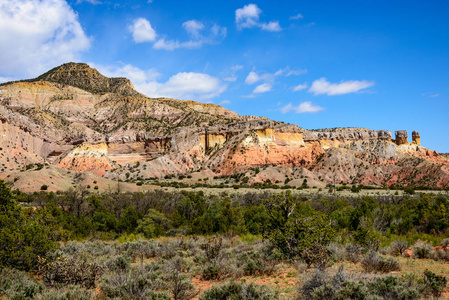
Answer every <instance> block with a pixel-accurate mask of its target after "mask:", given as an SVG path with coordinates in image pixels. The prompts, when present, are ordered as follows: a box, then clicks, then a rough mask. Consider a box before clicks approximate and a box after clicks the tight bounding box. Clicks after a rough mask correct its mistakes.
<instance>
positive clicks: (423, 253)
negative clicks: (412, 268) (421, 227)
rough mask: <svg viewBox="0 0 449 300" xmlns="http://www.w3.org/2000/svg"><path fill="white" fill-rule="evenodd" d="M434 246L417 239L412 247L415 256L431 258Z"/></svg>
mask: <svg viewBox="0 0 449 300" xmlns="http://www.w3.org/2000/svg"><path fill="white" fill-rule="evenodd" d="M432 251H433V247H432V246H431V245H429V244H427V243H426V242H423V241H417V242H416V243H415V244H414V245H413V247H412V257H413V258H430V255H431V252H432Z"/></svg>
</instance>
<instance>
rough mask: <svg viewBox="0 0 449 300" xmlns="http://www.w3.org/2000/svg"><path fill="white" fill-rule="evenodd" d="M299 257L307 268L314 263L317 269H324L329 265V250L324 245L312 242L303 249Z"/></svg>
mask: <svg viewBox="0 0 449 300" xmlns="http://www.w3.org/2000/svg"><path fill="white" fill-rule="evenodd" d="M301 258H302V259H303V260H304V262H305V263H306V264H307V266H308V267H309V268H310V267H311V266H312V265H314V266H316V267H317V268H319V269H325V268H326V267H328V266H329V261H330V258H331V252H330V251H329V250H328V249H327V248H326V247H325V246H323V245H321V244H318V243H313V244H312V245H311V246H310V247H308V248H306V249H304V251H303V252H302V254H301Z"/></svg>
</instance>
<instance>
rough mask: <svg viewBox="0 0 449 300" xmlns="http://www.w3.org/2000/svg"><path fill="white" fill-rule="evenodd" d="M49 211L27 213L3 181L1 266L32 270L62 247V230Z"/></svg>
mask: <svg viewBox="0 0 449 300" xmlns="http://www.w3.org/2000/svg"><path fill="white" fill-rule="evenodd" d="M56 222H57V220H56V219H55V218H54V217H53V216H52V215H51V214H50V213H49V212H48V211H47V210H36V211H33V210H24V209H23V208H22V207H21V206H20V205H18V204H17V203H16V201H15V199H14V198H13V195H12V194H11V191H10V189H9V188H8V186H7V184H6V183H5V182H4V181H3V180H0V267H12V268H17V269H21V270H31V269H34V268H35V267H36V263H37V260H38V256H45V255H46V254H47V253H48V252H49V251H52V250H54V249H56V248H57V247H58V243H56V242H55V240H57V239H58V238H60V236H61V235H60V234H61V230H60V228H59V226H58V225H57V224H56Z"/></svg>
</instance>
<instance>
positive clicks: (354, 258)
mask: <svg viewBox="0 0 449 300" xmlns="http://www.w3.org/2000/svg"><path fill="white" fill-rule="evenodd" d="M345 250H346V259H347V260H348V261H350V262H352V263H354V264H356V263H358V262H359V261H360V255H361V254H362V248H361V247H360V246H359V245H357V244H354V243H347V244H346V246H345Z"/></svg>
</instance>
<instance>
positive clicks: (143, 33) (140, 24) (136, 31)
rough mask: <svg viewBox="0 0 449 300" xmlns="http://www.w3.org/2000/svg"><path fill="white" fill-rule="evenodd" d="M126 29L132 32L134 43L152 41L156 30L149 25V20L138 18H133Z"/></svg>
mask: <svg viewBox="0 0 449 300" xmlns="http://www.w3.org/2000/svg"><path fill="white" fill-rule="evenodd" d="M128 29H129V31H131V32H132V34H133V39H134V42H136V43H144V42H152V41H154V40H155V39H156V31H155V30H154V29H153V27H151V24H150V21H148V20H147V19H144V18H139V19H136V20H134V22H133V24H132V25H130V26H129V27H128Z"/></svg>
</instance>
